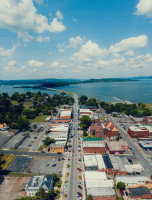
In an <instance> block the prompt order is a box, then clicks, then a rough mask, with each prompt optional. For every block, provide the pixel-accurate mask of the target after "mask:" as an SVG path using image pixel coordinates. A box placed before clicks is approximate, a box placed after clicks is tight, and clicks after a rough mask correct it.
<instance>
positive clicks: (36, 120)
mask: <svg viewBox="0 0 152 200" xmlns="http://www.w3.org/2000/svg"><path fill="white" fill-rule="evenodd" d="M48 116H49V115H40V116H37V117H36V118H35V119H30V120H29V121H30V122H31V123H34V122H44V121H45V119H46V118H47V117H48Z"/></svg>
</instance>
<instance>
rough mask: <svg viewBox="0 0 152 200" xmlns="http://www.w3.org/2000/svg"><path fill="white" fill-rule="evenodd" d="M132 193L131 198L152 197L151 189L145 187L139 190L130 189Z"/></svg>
mask: <svg viewBox="0 0 152 200" xmlns="http://www.w3.org/2000/svg"><path fill="white" fill-rule="evenodd" d="M130 192H131V196H134V197H140V196H142V195H145V194H150V195H152V194H151V192H150V191H149V189H148V188H147V187H145V186H140V187H137V188H130Z"/></svg>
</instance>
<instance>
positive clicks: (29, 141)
mask: <svg viewBox="0 0 152 200" xmlns="http://www.w3.org/2000/svg"><path fill="white" fill-rule="evenodd" d="M37 137H38V134H37V133H33V132H32V133H29V137H27V138H26V139H25V140H24V142H23V143H22V144H21V145H20V146H19V147H18V150H27V149H29V148H31V146H32V145H33V143H34V142H35V140H36V139H37Z"/></svg>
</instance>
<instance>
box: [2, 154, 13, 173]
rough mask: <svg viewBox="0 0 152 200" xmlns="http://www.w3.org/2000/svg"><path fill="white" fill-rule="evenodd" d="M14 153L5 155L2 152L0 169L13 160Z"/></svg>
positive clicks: (5, 167) (4, 168)
mask: <svg viewBox="0 0 152 200" xmlns="http://www.w3.org/2000/svg"><path fill="white" fill-rule="evenodd" d="M15 157H16V156H15V155H6V154H3V155H2V156H1V162H2V165H1V167H2V170H6V169H7V168H8V167H9V165H10V164H11V163H12V162H13V160H14V159H15Z"/></svg>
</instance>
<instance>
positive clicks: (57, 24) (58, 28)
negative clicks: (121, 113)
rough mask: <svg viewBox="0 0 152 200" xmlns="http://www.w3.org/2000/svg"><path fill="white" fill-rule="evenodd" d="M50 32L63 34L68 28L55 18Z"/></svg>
mask: <svg viewBox="0 0 152 200" xmlns="http://www.w3.org/2000/svg"><path fill="white" fill-rule="evenodd" d="M48 30H49V31H50V32H61V31H64V30H66V27H65V26H64V25H63V24H62V22H60V21H58V19H57V18H53V21H52V22H51V25H50V26H49V28H48Z"/></svg>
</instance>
